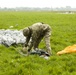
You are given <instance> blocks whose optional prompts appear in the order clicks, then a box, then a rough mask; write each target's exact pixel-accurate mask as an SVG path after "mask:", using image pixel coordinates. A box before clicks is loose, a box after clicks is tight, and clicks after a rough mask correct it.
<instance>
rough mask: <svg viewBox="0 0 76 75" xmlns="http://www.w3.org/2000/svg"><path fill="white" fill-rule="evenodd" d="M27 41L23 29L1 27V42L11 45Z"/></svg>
mask: <svg viewBox="0 0 76 75" xmlns="http://www.w3.org/2000/svg"><path fill="white" fill-rule="evenodd" d="M25 41H26V37H24V35H23V33H22V31H19V30H10V29H7V30H5V29H1V30H0V44H4V45H7V46H10V45H12V44H14V43H16V44H19V43H21V44H23V43H24V42H25Z"/></svg>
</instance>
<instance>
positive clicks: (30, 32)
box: [23, 22, 52, 54]
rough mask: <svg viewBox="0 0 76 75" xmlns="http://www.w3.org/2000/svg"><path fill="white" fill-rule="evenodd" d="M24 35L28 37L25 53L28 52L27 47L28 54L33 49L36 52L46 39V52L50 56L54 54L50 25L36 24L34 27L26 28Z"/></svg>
mask: <svg viewBox="0 0 76 75" xmlns="http://www.w3.org/2000/svg"><path fill="white" fill-rule="evenodd" d="M23 35H24V36H25V37H26V42H25V44H24V48H23V51H26V49H27V47H28V53H29V52H30V50H31V49H32V47H33V48H34V50H36V48H38V46H39V43H40V42H41V40H42V39H43V37H44V41H45V44H46V51H47V52H48V53H49V54H52V52H51V47H50V35H51V27H50V26H49V25H48V24H44V23H42V22H38V23H35V24H33V25H32V26H29V27H26V28H24V29H23ZM30 40H31V41H30Z"/></svg>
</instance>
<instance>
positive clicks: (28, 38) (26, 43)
mask: <svg viewBox="0 0 76 75" xmlns="http://www.w3.org/2000/svg"><path fill="white" fill-rule="evenodd" d="M29 40H30V37H29V36H27V37H26V41H25V44H24V47H27V46H28V42H29Z"/></svg>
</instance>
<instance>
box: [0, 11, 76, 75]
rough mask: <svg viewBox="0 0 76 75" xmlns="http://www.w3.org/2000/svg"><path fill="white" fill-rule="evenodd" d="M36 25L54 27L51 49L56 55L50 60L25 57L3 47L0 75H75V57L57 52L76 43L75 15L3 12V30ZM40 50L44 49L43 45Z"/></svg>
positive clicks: (0, 47) (0, 16) (0, 23)
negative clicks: (11, 27)
mask: <svg viewBox="0 0 76 75" xmlns="http://www.w3.org/2000/svg"><path fill="white" fill-rule="evenodd" d="M36 22H44V23H48V24H49V25H50V26H51V28H52V35H51V40H50V42H51V47H52V52H53V55H52V56H50V59H49V60H46V59H44V58H40V57H39V56H36V55H34V56H32V55H30V56H28V57H24V56H22V55H20V54H19V53H18V52H17V51H16V50H19V49H21V45H18V46H17V47H13V46H10V47H8V48H7V47H5V46H3V45H0V75H76V68H75V66H76V60H75V58H76V54H75V53H72V54H64V55H62V56H57V55H56V53H57V52H58V51H60V50H62V49H64V48H65V47H66V46H69V45H73V44H75V43H76V14H58V13H51V12H0V29H8V28H9V27H10V26H14V28H13V29H18V30H20V29H22V28H24V27H26V26H30V25H32V24H33V23H36ZM39 47H40V48H45V45H44V42H43V41H42V42H41V43H40V46H39Z"/></svg>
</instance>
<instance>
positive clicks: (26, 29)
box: [23, 27, 30, 36]
mask: <svg viewBox="0 0 76 75" xmlns="http://www.w3.org/2000/svg"><path fill="white" fill-rule="evenodd" d="M29 33H30V30H29V28H28V27H26V28H25V29H23V35H24V36H28V35H29Z"/></svg>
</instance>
